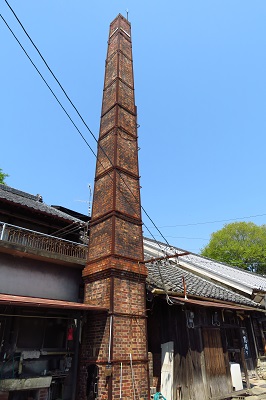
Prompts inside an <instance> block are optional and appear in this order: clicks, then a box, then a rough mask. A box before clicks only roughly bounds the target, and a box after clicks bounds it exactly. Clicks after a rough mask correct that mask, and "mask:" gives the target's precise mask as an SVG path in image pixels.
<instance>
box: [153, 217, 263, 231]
mask: <svg viewBox="0 0 266 400" xmlns="http://www.w3.org/2000/svg"><path fill="white" fill-rule="evenodd" d="M265 215H266V214H256V215H248V216H245V217H237V218H229V219H220V220H217V221H206V222H194V223H191V224H178V225H164V226H160V227H159V228H176V227H177V226H195V225H207V224H216V223H219V222H229V221H236V220H242V219H249V218H258V217H265Z"/></svg>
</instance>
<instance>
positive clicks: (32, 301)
mask: <svg viewBox="0 0 266 400" xmlns="http://www.w3.org/2000/svg"><path fill="white" fill-rule="evenodd" d="M0 304H4V305H12V306H23V307H34V308H40V307H44V308H57V309H68V310H76V311H97V312H107V311H108V310H107V308H104V307H100V306H95V305H93V304H84V303H75V302H71V301H64V300H54V299H44V298H40V297H28V296H27V297H26V296H15V295H11V294H0Z"/></svg>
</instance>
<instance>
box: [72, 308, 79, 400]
mask: <svg viewBox="0 0 266 400" xmlns="http://www.w3.org/2000/svg"><path fill="white" fill-rule="evenodd" d="M79 335H80V315H78V317H77V330H76V334H75V345H74V362H73V375H72V378H73V385H72V396H71V400H75V399H76V391H77V376H78V358H79Z"/></svg>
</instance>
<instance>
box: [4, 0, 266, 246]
mask: <svg viewBox="0 0 266 400" xmlns="http://www.w3.org/2000/svg"><path fill="white" fill-rule="evenodd" d="M9 3H10V5H11V6H12V7H13V9H14V11H15V12H16V13H17V16H18V17H19V19H20V20H21V22H22V23H23V25H24V27H25V28H26V30H27V31H28V33H29V35H30V36H31V38H32V39H33V41H34V42H35V44H36V45H37V47H38V48H39V50H40V51H41V53H42V54H43V56H44V58H45V59H46V61H47V63H48V64H49V66H50V67H51V69H52V70H53V72H54V73H55V75H56V76H57V78H58V79H59V81H60V82H61V84H62V85H63V86H64V88H65V90H66V92H67V93H68V95H69V96H70V98H71V99H72V101H73V102H74V104H75V105H76V107H77V108H78V110H79V111H80V113H81V114H82V116H83V118H84V119H85V120H86V122H87V124H88V125H89V127H90V129H91V130H92V131H93V133H94V134H95V135H96V136H98V131H99V121H100V110H101V100H102V89H103V78H104V65H105V58H106V50H107V38H108V30H109V24H110V22H111V21H112V20H113V19H114V18H115V17H116V15H117V14H118V13H121V14H124V15H125V14H126V9H128V10H129V20H130V21H131V24H132V38H133V58H134V73H135V92H136V104H137V106H138V122H139V124H140V128H139V147H140V148H141V150H140V152H139V164H140V174H141V186H142V189H141V197H142V205H143V207H144V208H145V210H146V211H147V213H148V214H149V215H150V217H151V218H152V219H153V220H154V222H155V223H156V225H157V226H158V227H159V228H160V230H161V231H162V233H163V235H164V236H165V237H166V238H167V240H168V241H169V242H170V243H171V244H173V245H175V246H178V247H180V248H184V249H186V250H189V251H193V252H198V251H199V250H200V248H202V247H203V246H204V245H206V244H207V243H208V240H209V238H210V234H211V233H212V232H214V231H216V230H218V229H221V228H222V227H223V225H224V224H225V223H226V220H230V221H228V222H232V221H234V220H238V218H239V219H241V220H246V221H253V222H255V223H257V224H264V223H265V222H266V206H265V194H266V193H265V192H266V189H265V186H264V183H265V148H266V143H265V141H266V139H265V138H266V135H265V131H266V113H265V109H266V90H265V89H266V74H265V71H266V52H265V48H266V24H265V20H266V2H265V0H252V1H251V0H248V1H247V0H234V1H232V0H201V1H199V0H168V1H167V0H166V1H164V2H162V1H149V0H147V1H139V0H138V1H136V0H135V1H132V0H128V1H122V0H112V1H110V0H98V1H97V2H96V1H95V2H90V1H85V0H79V1H73V0H72V1H69V0H56V1H55V0H38V1H36V0H24V1H14V0H10V2H9ZM0 13H1V14H2V16H3V17H4V18H5V19H6V21H7V22H8V24H9V25H10V27H11V28H12V29H13V30H14V33H15V34H16V35H17V37H18V38H19V40H20V41H21V43H22V45H23V46H24V47H25V49H26V51H27V52H28V53H29V55H30V56H31V57H32V59H33V61H34V62H35V63H36V65H37V66H38V68H39V69H40V71H41V72H42V73H43V75H44V77H45V79H47V81H48V83H49V84H50V85H51V87H52V88H53V90H54V91H55V93H56V94H57V95H58V97H59V99H60V101H62V103H63V105H64V106H65V107H66V109H67V111H68V112H69V113H70V115H71V117H72V118H73V120H74V121H75V123H76V124H77V126H78V127H79V128H80V130H81V131H82V133H83V134H84V136H85V137H86V139H87V141H88V142H89V143H90V145H91V146H92V148H93V149H94V150H96V143H95V142H94V140H93V139H92V137H91V135H90V134H89V132H88V131H87V130H86V128H85V127H84V126H83V125H82V123H81V122H80V121H79V118H78V117H77V116H76V115H75V112H74V110H72V108H71V107H70V106H69V104H68V103H67V101H66V99H65V97H64V96H63V95H62V93H61V92H60V90H59V88H58V86H57V85H56V83H55V81H54V80H53V79H52V78H51V75H50V74H49V72H48V70H47V69H46V68H45V66H44V65H43V63H42V61H41V59H40V58H39V56H38V54H37V53H36V51H35V50H34V49H33V47H32V45H31V44H30V42H29V41H28V39H27V38H26V36H25V34H24V33H23V31H22V29H21V28H20V27H19V25H18V23H17V21H16V20H15V18H14V16H13V15H12V13H11V11H10V10H9V8H8V7H7V5H6V3H5V1H4V0H1V3H0ZM0 37H1V40H0V46H1V64H0V72H1V78H2V79H1V97H0V98H1V100H0V101H1V160H0V167H1V168H2V169H3V171H4V172H6V173H8V174H9V175H10V177H9V178H8V179H7V184H8V185H10V186H12V187H15V188H17V189H20V190H23V191H27V192H29V193H32V194H37V193H40V194H41V195H42V196H43V199H44V201H45V203H47V204H50V205H51V204H57V205H63V206H65V207H68V208H71V209H74V210H77V211H80V212H83V213H87V208H88V204H87V203H86V201H87V200H88V198H89V190H88V184H90V185H91V186H93V182H94V173H95V157H94V156H93V154H92V153H91V152H90V150H89V148H88V147H87V146H86V145H85V143H84V142H83V140H82V139H81V138H80V136H79V135H78V133H77V131H76V130H75V128H74V127H73V126H72V125H71V123H70V122H69V120H68V119H67V117H66V116H65V114H64V113H63V112H62V110H61V109H60V107H59V106H58V104H57V103H56V102H55V100H54V98H53V97H52V95H51V93H50V92H49V91H48V89H47V87H46V86H45V85H44V83H43V81H42V80H41V78H40V77H39V76H38V74H37V73H36V71H35V70H34V68H33V66H32V65H31V64H30V62H29V60H28V59H27V58H26V56H25V54H24V53H23V52H22V50H21V48H20V47H19V45H18V44H17V42H16V41H15V39H14V38H13V37H12V35H11V33H10V32H9V31H8V29H7V27H6V26H5V24H4V23H3V21H2V20H0ZM257 215H262V216H261V217H255V216H257ZM249 216H253V217H252V218H243V217H249ZM143 220H144V222H145V224H146V225H147V226H148V227H151V223H150V222H149V221H148V220H147V218H146V216H145V215H143ZM213 221H221V222H216V223H213ZM209 222H212V223H209ZM151 230H152V232H153V234H154V235H155V237H156V238H157V239H158V240H161V238H160V237H159V236H157V235H158V232H156V231H155V229H153V228H151ZM144 233H146V234H147V231H146V230H145V228H144Z"/></svg>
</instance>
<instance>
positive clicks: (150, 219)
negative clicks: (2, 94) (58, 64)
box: [0, 0, 171, 247]
mask: <svg viewBox="0 0 266 400" xmlns="http://www.w3.org/2000/svg"><path fill="white" fill-rule="evenodd" d="M5 2H6V4H7V5H8V7H9V8H10V10H11V11H12V13H13V14H14V16H15V17H16V19H17V21H18V22H19V24H20V26H21V27H22V29H23V31H24V32H25V34H26V35H27V37H28V38H29V40H30V41H31V43H32V44H33V46H34V48H35V49H36V50H37V52H38V54H39V55H40V57H41V58H42V60H43V61H44V63H45V65H46V66H47V68H48V70H49V71H50V73H51V74H52V76H53V77H54V79H55V80H56V82H57V83H58V85H59V87H60V88H61V89H62V91H63V93H64V94H65V96H66V97H67V99H68V101H69V102H70V104H71V105H72V107H73V108H74V109H75V111H76V112H77V114H78V116H79V117H80V119H81V121H82V122H83V124H84V125H85V127H86V128H87V129H88V131H89V132H90V134H91V135H92V137H93V138H94V140H95V141H96V142H97V143H98V146H99V148H100V149H101V150H102V152H103V154H104V155H105V157H107V159H108V161H109V162H110V164H111V166H112V167H113V163H112V161H111V160H110V158H109V156H108V155H107V154H106V152H105V150H104V149H103V148H102V146H101V145H100V144H99V142H98V140H97V139H96V137H95V135H94V134H93V132H92V131H91V130H90V128H89V126H88V125H87V124H86V122H85V121H84V119H83V117H82V116H81V114H80V113H79V111H78V110H77V108H76V107H75V105H74V104H73V102H72V101H71V99H70V98H69V96H68V95H67V93H66V91H65V90H64V89H63V87H62V85H61V84H60V82H59V80H58V79H57V78H56V76H55V75H54V73H53V72H52V70H51V69H50V67H49V66H48V64H47V62H46V61H45V59H44V57H43V56H42V55H41V53H40V51H39V50H38V49H37V47H36V46H35V44H34V43H33V41H32V39H31V38H30V36H29V35H28V33H27V32H26V30H25V28H24V27H23V25H22V23H21V22H20V21H19V19H18V17H17V16H16V14H15V12H14V10H13V9H12V8H11V6H10V5H9V3H8V2H7V0H5ZM0 17H1V18H2V20H3V21H4V23H5V24H6V26H7V28H8V29H9V31H10V32H11V33H12V35H13V37H14V38H15V39H16V41H17V42H18V44H19V45H20V47H21V48H22V50H23V51H24V53H25V54H26V56H27V58H28V59H29V60H30V62H31V64H32V65H33V66H34V68H35V69H36V71H37V72H38V74H39V76H40V77H41V78H42V80H43V81H44V83H45V84H46V86H47V87H48V89H49V90H50V92H51V93H52V94H53V96H54V97H55V99H56V101H57V102H58V104H59V105H60V107H61V108H62V109H63V111H64V112H65V114H66V115H67V117H68V118H69V120H70V121H71V123H72V124H73V126H74V127H75V128H76V130H77V131H78V133H79V134H80V136H81V137H82V139H83V140H84V142H85V143H86V144H87V146H88V147H89V149H90V150H91V152H92V153H93V155H94V156H95V157H96V159H97V155H96V154H95V152H94V151H93V149H92V148H91V146H90V145H89V143H88V142H87V140H86V138H85V137H84V135H83V134H82V133H81V131H80V130H79V128H78V127H77V125H76V124H75V123H74V121H73V119H72V118H71V117H70V115H69V113H68V112H67V111H66V109H65V108H64V106H63V105H62V103H61V102H60V100H59V99H58V97H57V96H56V94H55V93H54V91H53V90H52V88H51V87H50V85H49V84H48V83H47V81H46V80H45V78H44V77H43V75H42V74H41V72H40V71H39V69H38V68H37V66H36V65H35V63H34V62H33V61H32V59H31V57H30V56H29V54H28V53H27V51H26V50H25V49H24V47H23V46H22V44H21V43H20V41H19V39H18V38H17V37H16V35H15V33H14V32H13V31H12V29H11V28H10V26H9V25H8V23H7V22H6V20H5V19H4V17H3V16H2V15H1V14H0ZM101 165H102V164H101ZM102 166H103V165H102ZM103 167H104V166H103ZM104 169H105V168H104ZM117 173H118V174H119V176H120V178H121V180H122V181H123V182H124V184H125V186H126V187H127V189H128V190H129V191H130V193H131V194H132V195H133V197H134V198H135V199H136V200H138V199H137V198H136V196H135V194H134V193H133V192H132V190H131V189H130V188H129V187H128V185H127V183H126V182H125V180H124V178H123V177H122V175H121V173H120V171H117ZM109 176H110V174H109ZM110 178H111V179H113V178H112V177H111V176H110ZM121 193H122V192H121ZM122 195H123V196H124V194H123V193H122ZM124 197H125V196H124ZM125 199H126V198H125ZM126 200H127V199H126ZM127 201H128V200H127ZM140 207H141V209H142V211H143V212H144V214H145V215H146V217H147V218H148V219H149V221H150V222H151V223H152V225H153V227H154V228H155V229H156V230H157V231H158V233H159V234H160V236H161V237H162V238H163V239H164V241H165V242H166V244H167V245H168V246H170V244H169V243H168V241H167V239H166V238H165V236H164V235H163V234H162V232H161V231H160V230H159V228H158V227H157V226H156V224H155V223H154V221H153V220H152V218H151V217H150V216H149V214H148V213H147V212H146V210H145V209H144V207H143V206H142V205H140ZM132 208H133V207H132ZM133 209H134V208H133ZM143 225H144V226H145V228H146V229H147V231H148V232H149V233H150V235H151V236H152V238H153V239H154V240H155V241H156V239H155V237H154V236H153V234H152V232H151V231H150V229H149V228H148V227H147V225H146V224H145V223H143ZM170 247H171V246H170Z"/></svg>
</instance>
